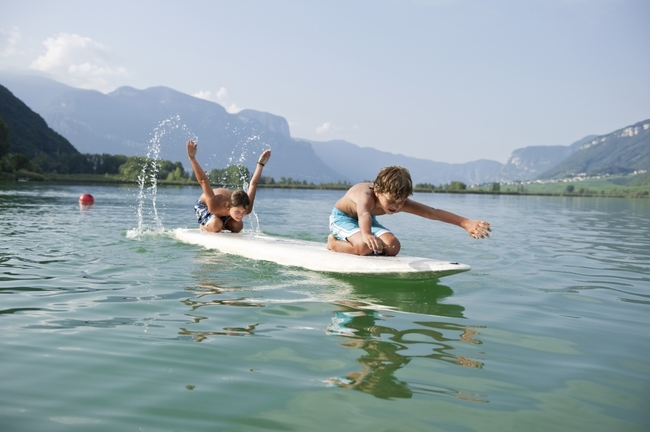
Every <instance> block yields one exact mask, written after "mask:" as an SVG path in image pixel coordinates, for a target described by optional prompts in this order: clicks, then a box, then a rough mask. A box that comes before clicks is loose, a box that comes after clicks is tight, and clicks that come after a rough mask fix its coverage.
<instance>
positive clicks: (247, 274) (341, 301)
mask: <svg viewBox="0 0 650 432" xmlns="http://www.w3.org/2000/svg"><path fill="white" fill-rule="evenodd" d="M198 255H199V256H200V259H201V260H202V261H203V263H204V265H203V266H202V267H200V268H199V269H197V272H196V273H195V277H196V278H197V284H196V286H194V287H188V288H187V289H186V291H187V292H188V294H192V296H190V297H188V298H186V299H184V300H183V303H184V304H185V305H187V306H188V308H189V309H188V312H187V316H189V317H191V320H192V324H191V325H187V326H183V327H181V328H180V329H179V337H180V338H182V339H188V340H192V341H195V342H209V341H210V340H212V339H214V338H219V337H222V336H246V337H267V336H269V335H271V334H273V332H275V331H277V330H275V329H269V328H268V326H267V325H266V323H264V322H261V320H259V315H253V316H255V317H256V318H255V319H254V320H251V321H242V317H243V316H247V315H248V314H246V313H232V314H230V313H224V310H223V307H224V306H230V307H235V308H238V309H242V308H255V309H259V308H267V309H270V310H269V312H268V313H271V314H281V313H283V311H286V310H287V308H290V307H291V306H289V305H290V304H293V305H295V306H294V308H295V310H294V312H296V311H298V313H299V311H300V310H301V308H302V306H301V305H309V304H314V303H321V304H326V305H332V306H334V309H331V308H326V309H327V310H329V312H327V313H324V314H323V315H322V322H321V324H322V326H321V327H320V328H319V327H318V326H314V327H309V328H306V330H311V331H324V332H325V334H326V335H328V336H330V337H333V338H337V339H339V341H338V342H337V343H336V345H337V346H338V347H339V348H340V349H343V350H345V351H347V350H354V351H357V352H358V354H357V359H356V364H357V365H358V368H357V369H353V370H349V371H346V372H344V373H341V374H337V375H334V376H327V375H326V376H323V378H322V380H321V382H322V383H323V384H325V386H336V387H339V388H342V389H349V390H355V391H360V392H364V393H368V394H371V395H373V396H375V397H377V398H382V399H392V398H412V397H413V396H414V395H416V394H428V395H436V394H437V395H443V396H447V397H453V398H458V399H463V400H466V401H469V402H487V396H485V395H482V394H476V393H474V392H471V391H465V390H463V389H459V388H454V387H450V386H448V385H447V384H446V383H445V380H441V381H440V384H439V385H431V384H430V383H431V382H436V381H437V380H436V377H432V378H431V379H429V380H427V381H426V383H424V382H422V381H420V382H413V381H412V380H403V379H399V375H400V374H401V373H404V372H406V373H407V374H408V370H409V369H410V368H415V369H416V370H420V369H425V370H428V371H430V372H428V373H433V372H435V371H436V370H437V368H436V367H431V365H430V364H429V363H430V362H431V361H434V362H442V363H444V364H446V365H451V366H453V367H456V366H460V367H463V368H474V369H481V368H483V362H482V360H481V358H480V354H478V353H477V350H476V348H477V347H478V346H480V345H481V340H480V332H481V328H482V326H477V325H467V324H465V323H463V320H465V317H464V315H463V312H464V307H463V306H462V305H459V304H454V303H451V302H450V301H449V300H450V299H451V298H452V297H453V294H454V293H453V290H452V289H451V288H450V287H448V286H446V285H442V284H441V283H440V281H438V280H425V281H422V280H406V281H404V280H392V279H388V280H381V279H377V278H366V277H360V276H356V277H346V278H341V277H332V276H329V275H324V274H319V273H313V272H310V271H306V270H291V269H285V268H282V267H278V266H276V265H274V264H272V263H263V262H260V263H257V264H256V265H253V266H247V265H244V264H242V262H241V260H238V259H236V258H235V257H232V256H228V255H224V254H210V253H209V252H207V251H201V252H199V253H198ZM233 265H235V266H239V267H238V268H237V269H236V270H237V271H239V272H243V274H242V277H241V278H237V279H234V278H231V277H230V276H227V275H229V274H230V273H228V274H223V275H222V276H221V277H220V276H219V275H218V270H217V269H218V268H220V267H221V268H223V267H229V266H233ZM242 281H254V282H253V283H248V284H242ZM276 294H277V295H278V296H280V297H275V296H276ZM288 294H290V295H291V297H289V298H288V296H287V295H288ZM280 308H282V311H281V310H279V309H280ZM414 314H418V315H421V316H422V317H425V318H426V317H430V318H431V319H422V320H418V321H416V322H413V321H412V317H413V316H414ZM225 317H230V318H229V319H230V320H232V321H231V322H227V319H226V320H224V318H225ZM210 321H212V323H211V324H208V323H210ZM414 324H416V325H417V326H416V327H414ZM197 326H198V327H203V329H202V330H192V327H194V328H196V327H197ZM339 356H340V357H341V358H345V357H348V354H346V353H343V352H342V353H340V354H339ZM431 371H433V372H431ZM419 373H421V372H419ZM441 376H442V375H441Z"/></svg>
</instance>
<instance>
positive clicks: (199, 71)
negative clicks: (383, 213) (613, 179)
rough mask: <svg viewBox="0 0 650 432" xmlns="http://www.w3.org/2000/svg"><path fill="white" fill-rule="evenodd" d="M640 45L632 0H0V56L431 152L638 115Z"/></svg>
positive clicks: (587, 130) (506, 144) (646, 81)
mask: <svg viewBox="0 0 650 432" xmlns="http://www.w3.org/2000/svg"><path fill="white" fill-rule="evenodd" d="M649 47H650V1H648V0H501V1H499V0H495V1H491V0H357V1H355V0H341V1H339V0H334V1H332V0H327V1H326V0H322V1H309V0H251V1H246V0H239V1H235V0H232V1H216V0H211V1H207V0H206V1H198V0H183V1H180V0H179V1H170V0H167V1H165V0H128V1H123V0H110V1H101V0H94V1H91V0H79V1H73V0H56V1H50V0H41V1H36V0H2V1H1V2H0V67H3V68H24V69H32V70H40V71H43V72H46V73H48V74H50V76H51V77H53V78H55V79H57V80H58V81H61V82H64V83H66V84H69V85H72V86H75V87H82V88H90V89H97V90H100V91H102V92H109V91H112V90H114V89H116V88H117V87H120V86H125V85H128V86H132V87H135V88H138V89H144V88H148V87H153V86H166V87H171V88H173V89H175V90H178V91H181V92H184V93H188V94H191V95H197V96H200V97H203V98H206V99H210V100H213V101H215V102H218V103H220V104H221V105H223V106H224V107H226V108H227V109H228V110H229V111H231V112H236V111H238V110H240V109H243V108H250V109H254V110H259V111H266V112H270V113H273V114H276V115H279V116H282V117H284V118H286V119H287V121H288V122H289V124H290V126H291V134H292V136H293V137H297V138H307V139H313V140H318V141H328V140H331V139H344V140H347V141H350V142H352V143H354V144H357V145H359V146H362V147H374V148H377V149H380V150H385V151H391V152H394V153H402V154H406V155H409V156H416V157H422V158H427V159H432V160H436V161H441V162H469V161H473V160H477V159H492V160H497V161H500V162H505V161H506V160H507V158H508V156H509V155H510V153H511V152H512V151H513V150H514V149H517V148H520V147H526V146H530V145H556V144H561V145H569V144H571V143H573V142H574V141H577V140H578V139H580V138H583V137H584V136H585V135H590V134H605V133H609V132H612V131H614V130H616V129H619V128H621V127H624V126H627V125H630V124H633V123H636V122H637V121H640V120H645V119H648V118H650V49H649ZM0 84H1V83H0ZM161 120H162V119H161ZM199 138H200V137H199ZM342 157H345V156H344V155H342Z"/></svg>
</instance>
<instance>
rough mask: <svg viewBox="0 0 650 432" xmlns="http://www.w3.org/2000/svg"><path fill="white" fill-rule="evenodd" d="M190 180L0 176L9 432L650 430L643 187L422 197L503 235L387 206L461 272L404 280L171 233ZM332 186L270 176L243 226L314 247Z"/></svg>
mask: <svg viewBox="0 0 650 432" xmlns="http://www.w3.org/2000/svg"><path fill="white" fill-rule="evenodd" d="M84 192H89V193H91V194H93V195H94V197H95V205H94V206H92V207H90V208H87V209H82V208H80V207H79V205H78V203H77V199H78V197H79V196H80V195H81V194H82V193H84ZM199 193H200V189H199V188H198V187H184V188H158V190H157V195H156V197H155V209H154V206H153V203H152V201H153V197H151V196H150V194H148V192H147V191H145V193H144V194H143V196H141V197H139V190H138V189H137V188H133V187H120V186H105V185H96V186H83V187H81V186H69V185H36V184H4V185H0V221H1V222H0V238H1V239H2V240H1V242H0V294H1V295H0V334H1V337H0V359H1V365H2V367H1V368H0V430H2V431H12V432H14V431H66V432H69V431H111V432H114V431H268V430H273V431H328V432H330V431H332V430H339V431H346V432H349V431H400V432H401V431H459V432H466V431H527V432H530V431H545V432H546V431H590V432H593V431H648V430H649V429H650V415H649V413H650V356H649V354H650V343H649V342H650V332H649V324H650V235H649V233H650V201H648V200H623V199H604V198H568V197H515V196H480V195H445V194H416V195H415V199H418V200H421V201H423V202H424V203H426V204H428V205H431V206H433V207H440V208H443V209H447V210H450V211H453V212H456V213H460V214H462V215H465V216H468V217H475V218H482V219H486V220H488V221H490V222H491V224H492V226H493V228H494V232H493V236H492V238H490V239H488V240H483V241H477V240H473V239H471V238H470V237H469V236H467V234H466V233H465V232H464V231H463V230H462V229H460V228H458V227H454V226H450V225H445V224H442V223H439V222H433V221H427V220H423V219H419V218H416V217H414V216H409V215H402V214H398V215H394V216H384V217H382V218H380V221H382V222H383V223H384V224H385V225H387V226H388V227H389V228H391V229H392V230H393V231H394V232H395V233H396V235H397V236H398V237H399V238H400V239H401V240H402V244H403V249H402V253H403V254H408V255H419V256H426V257H431V258H440V259H445V260H454V261H460V262H462V263H466V264H470V265H471V266H472V270H471V271H470V272H467V273H462V274H457V275H453V276H448V277H445V278H442V279H439V280H431V281H409V280H382V279H376V278H361V277H354V278H352V277H335V276H332V275H326V274H320V273H315V272H309V271H305V270H301V269H297V268H285V267H281V266H278V265H275V264H271V263H267V262H254V261H248V260H244V259H241V258H237V257H234V256H228V255H224V254H220V253H218V252H215V251H209V250H205V249H202V248H200V247H197V246H192V245H187V244H183V243H180V242H178V241H177V240H175V239H174V238H173V237H172V236H171V234H170V232H171V230H173V229H174V228H178V227H195V226H196V224H195V218H194V214H193V210H192V205H193V204H194V201H195V199H196V198H197V196H198V195H199ZM340 195H341V192H335V191H313V190H305V191H303V190H279V189H261V190H260V191H259V192H258V199H257V202H256V207H255V210H256V214H255V215H253V216H249V217H247V218H246V220H247V222H246V229H247V230H256V229H260V230H262V231H263V232H265V233H267V234H274V235H281V236H288V237H294V238H301V239H307V240H316V241H323V242H324V241H325V238H326V236H327V232H328V229H327V219H328V215H329V211H330V209H331V207H332V205H333V203H334V202H335V201H336V199H337V198H338V197H339V196H340ZM154 210H155V212H154Z"/></svg>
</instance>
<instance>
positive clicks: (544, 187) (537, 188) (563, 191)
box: [0, 168, 650, 198]
mask: <svg viewBox="0 0 650 432" xmlns="http://www.w3.org/2000/svg"><path fill="white" fill-rule="evenodd" d="M237 169H238V170H239V169H241V168H237ZM244 169H245V168H244ZM214 171H216V172H221V173H223V172H225V170H213V172H211V179H213V180H214V182H215V183H214V186H215V187H217V186H225V187H231V188H233V187H241V181H236V182H233V181H219V180H227V179H224V178H221V179H217V178H215V177H213V174H214ZM245 172H248V170H246V171H245ZM245 178H249V176H247V177H245ZM1 180H9V181H15V180H23V181H25V180H27V181H40V182H44V183H72V184H90V183H107V184H137V183H138V176H128V177H126V176H124V175H123V174H58V173H49V174H40V173H33V172H29V171H27V170H21V171H18V172H16V173H15V178H14V177H13V176H12V178H11V179H2V178H0V181H1ZM156 182H157V184H158V185H161V186H196V187H198V184H197V182H196V180H195V179H194V178H193V176H191V175H187V176H186V177H180V178H179V177H174V176H169V175H167V177H165V178H160V179H157V181H156ZM233 183H234V184H233ZM350 186H351V184H350V183H347V182H337V183H322V184H314V183H308V182H306V181H301V180H292V179H291V178H289V179H287V178H284V177H282V178H281V179H280V180H275V179H274V178H273V177H264V176H263V177H262V179H261V182H260V184H259V186H258V187H260V188H277V189H322V190H347V189H348V188H349V187H350ZM414 190H415V192H425V193H461V194H486V195H546V196H576V197H578V196H580V197H617V198H650V173H640V174H636V175H619V176H607V177H600V178H586V179H573V180H568V179H563V180H558V181H546V182H543V183H542V182H525V183H523V182H522V183H511V184H499V183H491V184H488V185H480V186H467V185H465V184H464V183H462V182H451V183H449V184H446V185H440V186H433V185H429V184H417V185H415V187H414Z"/></svg>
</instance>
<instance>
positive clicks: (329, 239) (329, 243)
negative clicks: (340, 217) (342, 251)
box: [327, 234, 338, 250]
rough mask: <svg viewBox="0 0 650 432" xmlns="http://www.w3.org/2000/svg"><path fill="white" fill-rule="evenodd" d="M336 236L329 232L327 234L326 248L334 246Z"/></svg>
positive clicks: (330, 248)
mask: <svg viewBox="0 0 650 432" xmlns="http://www.w3.org/2000/svg"><path fill="white" fill-rule="evenodd" d="M337 241H338V240H336V237H334V234H330V235H328V236H327V249H329V250H332V247H333V246H334V242H337Z"/></svg>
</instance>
